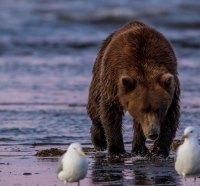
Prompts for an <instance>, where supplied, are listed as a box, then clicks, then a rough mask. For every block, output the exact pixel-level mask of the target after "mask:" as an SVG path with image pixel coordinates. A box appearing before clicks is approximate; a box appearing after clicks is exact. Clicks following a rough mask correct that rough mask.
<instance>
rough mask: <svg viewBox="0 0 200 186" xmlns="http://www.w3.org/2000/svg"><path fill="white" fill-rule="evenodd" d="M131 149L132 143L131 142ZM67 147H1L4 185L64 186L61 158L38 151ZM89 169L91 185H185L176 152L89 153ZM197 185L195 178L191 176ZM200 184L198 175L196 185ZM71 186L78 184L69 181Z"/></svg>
mask: <svg viewBox="0 0 200 186" xmlns="http://www.w3.org/2000/svg"><path fill="white" fill-rule="evenodd" d="M126 146H128V149H129V146H130V145H129V144H127V145H126ZM52 147H54V148H55V147H57V148H59V149H62V150H64V148H65V147H64V146H36V147H32V146H27V147H24V146H1V147H0V152H1V156H0V185H2V186H3V185H7V186H11V185H14V186H21V185H29V186H35V185H38V186H47V185H48V186H49V185H52V186H61V185H64V184H63V183H62V182H60V181H59V180H58V179H57V177H56V171H57V164H58V159H59V157H36V156H35V154H36V152H37V151H38V150H42V149H49V148H52ZM87 158H88V161H89V171H88V174H87V177H86V178H85V179H84V180H82V181H81V185H82V186H87V185H102V186H103V185H113V186H114V185H184V179H183V178H182V177H180V176H178V175H177V173H176V172H175V170H174V153H172V154H171V155H170V158H169V159H167V160H162V161H161V160H156V161H154V160H151V161H150V160H148V161H147V160H144V159H143V158H139V157H138V158H133V157H132V158H124V159H120V160H113V161H110V160H108V159H107V158H106V157H105V156H104V155H102V156H95V154H94V152H88V153H87ZM186 183H187V185H193V179H187V181H186ZM199 184H200V178H197V180H196V185H199ZM67 185H72V186H73V185H77V184H76V183H68V184H67Z"/></svg>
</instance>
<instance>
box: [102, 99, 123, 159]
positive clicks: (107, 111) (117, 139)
mask: <svg viewBox="0 0 200 186" xmlns="http://www.w3.org/2000/svg"><path fill="white" fill-rule="evenodd" d="M122 116H123V109H122V107H120V106H119V104H117V103H116V102H114V101H106V102H105V101H102V102H101V104H100V117H101V123H102V125H103V128H104V132H105V136H106V141H107V148H108V154H109V156H115V155H116V156H120V155H122V154H124V153H125V150H124V143H123V136H122Z"/></svg>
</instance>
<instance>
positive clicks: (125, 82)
mask: <svg viewBox="0 0 200 186" xmlns="http://www.w3.org/2000/svg"><path fill="white" fill-rule="evenodd" d="M135 86H136V81H135V80H134V79H132V78H131V77H129V76H122V77H121V78H120V89H121V91H122V92H123V93H128V92H130V91H132V90H134V89H135Z"/></svg>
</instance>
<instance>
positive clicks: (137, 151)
mask: <svg viewBox="0 0 200 186" xmlns="http://www.w3.org/2000/svg"><path fill="white" fill-rule="evenodd" d="M133 128H134V140H133V143H132V155H135V156H137V155H140V156H146V155H147V154H148V149H147V147H146V146H145V141H146V138H145V136H144V134H143V131H142V128H141V125H140V123H137V122H134V124H133Z"/></svg>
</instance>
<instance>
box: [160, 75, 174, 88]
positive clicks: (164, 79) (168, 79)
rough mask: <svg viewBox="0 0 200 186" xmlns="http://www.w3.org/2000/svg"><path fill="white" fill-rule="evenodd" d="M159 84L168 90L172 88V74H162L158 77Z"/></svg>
mask: <svg viewBox="0 0 200 186" xmlns="http://www.w3.org/2000/svg"><path fill="white" fill-rule="evenodd" d="M160 82H161V85H162V86H163V87H164V88H165V89H166V90H168V91H171V90H173V89H174V76H173V75H172V74H170V73H166V74H163V75H162V76H161V78H160Z"/></svg>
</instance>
